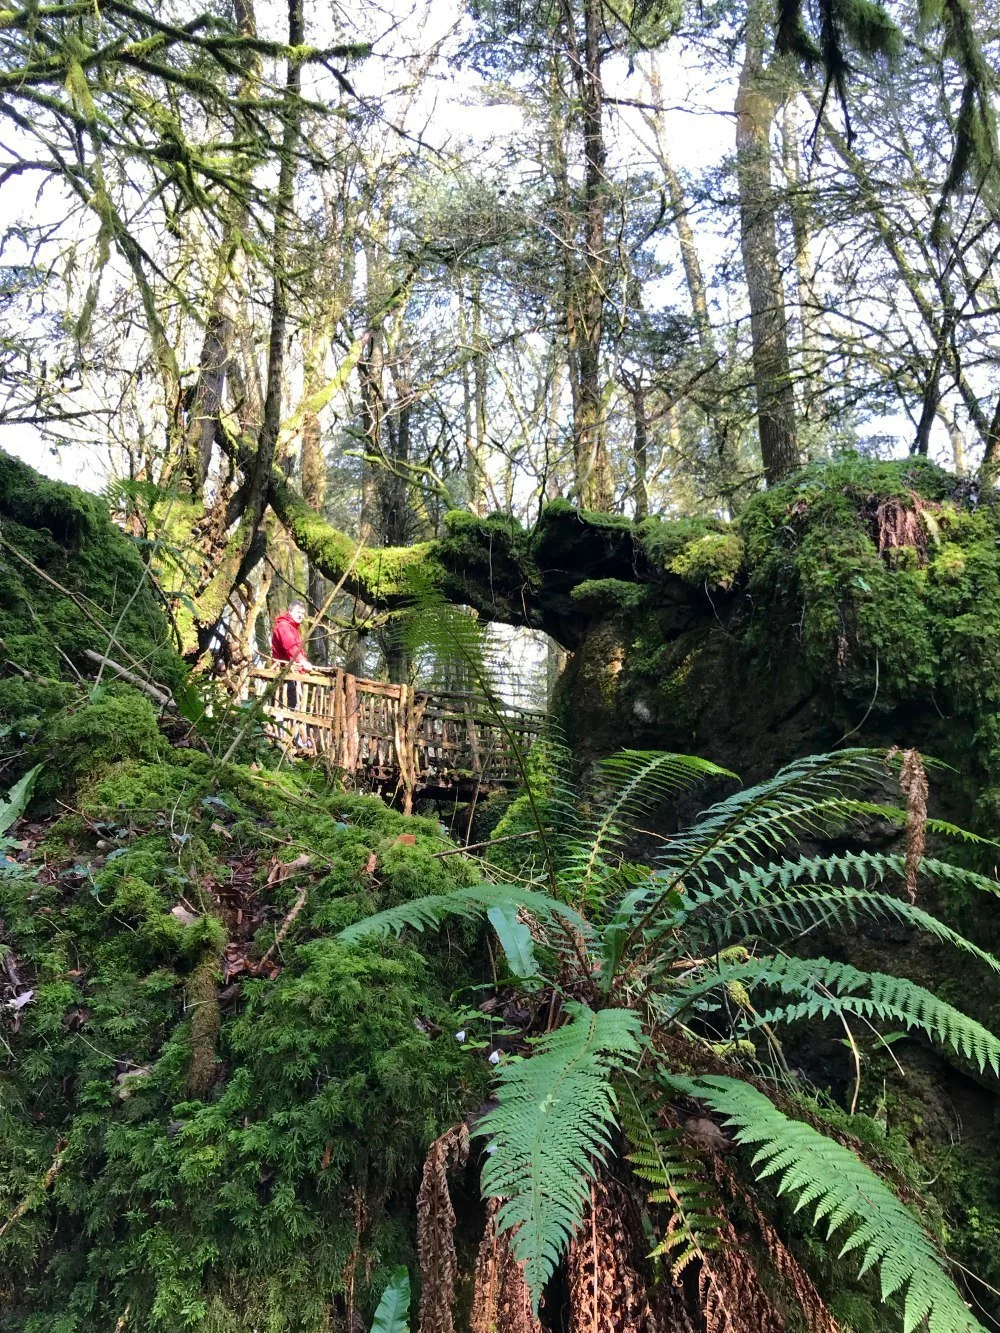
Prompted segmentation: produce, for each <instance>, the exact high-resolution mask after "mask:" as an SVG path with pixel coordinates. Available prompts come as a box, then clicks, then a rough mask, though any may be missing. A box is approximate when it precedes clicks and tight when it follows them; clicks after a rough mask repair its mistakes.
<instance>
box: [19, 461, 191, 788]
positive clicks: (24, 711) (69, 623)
mask: <svg viewBox="0 0 1000 1333" xmlns="http://www.w3.org/2000/svg"><path fill="white" fill-rule="evenodd" d="M0 525H2V542H3V544H2V545H0V640H2V646H3V656H4V657H5V659H6V661H7V663H8V666H7V669H6V671H5V672H4V674H3V676H2V678H0V755H2V754H5V753H6V754H11V753H14V752H16V753H17V755H18V762H19V764H20V765H22V766H23V765H25V764H27V763H34V762H38V761H39V760H44V761H46V762H47V764H48V768H49V771H48V773H47V775H46V777H45V780H44V782H43V784H42V786H41V787H40V788H39V791H40V794H42V795H44V794H46V792H48V793H49V794H51V793H52V792H54V790H55V787H56V786H57V784H58V776H57V775H58V774H62V775H65V774H68V773H74V774H76V775H81V774H83V773H86V772H92V771H94V770H95V769H96V768H97V767H98V766H99V765H100V764H101V763H103V762H110V761H113V760H114V759H115V758H118V757H124V756H125V755H139V756H149V755H151V754H153V753H154V752H155V744H156V742H155V720H154V715H153V713H152V709H151V705H150V704H149V701H148V700H145V699H144V698H142V697H141V696H139V695H138V694H136V693H135V692H134V691H131V690H126V689H124V688H123V687H119V686H113V687H112V689H111V690H110V692H109V693H108V694H107V696H106V697H105V698H104V699H103V701H99V702H98V701H95V702H93V703H89V702H88V700H89V697H90V686H89V684H88V683H87V681H88V678H91V677H92V676H93V675H94V674H95V670H96V669H95V665H94V663H93V662H92V661H91V660H90V659H89V658H88V657H87V655H86V654H87V651H88V650H92V651H95V652H102V653H104V652H106V653H108V655H109V656H110V657H112V658H115V659H116V660H119V661H121V662H122V663H123V665H126V666H131V667H133V668H135V667H136V665H137V664H138V669H139V670H140V671H147V672H148V673H149V675H150V676H151V677H152V678H153V679H154V680H157V681H159V682H161V683H162V684H164V685H167V686H169V687H179V686H181V685H182V684H183V682H184V681H185V679H186V672H185V668H184V665H183V663H182V662H181V660H180V658H179V657H178V656H177V654H176V653H175V652H174V650H173V648H172V646H171V641H170V630H169V626H168V622H167V620H166V618H165V616H164V614H163V611H162V608H161V606H160V605H159V603H158V602H157V600H156V596H155V594H154V591H153V588H152V586H151V583H150V580H149V579H148V577H147V574H146V570H145V568H144V566H143V564H142V561H141V559H140V557H139V554H138V551H137V549H136V548H135V546H134V545H133V544H132V542H131V541H130V540H129V539H128V538H127V537H126V536H125V535H124V534H123V533H122V532H120V531H119V530H118V529H117V528H116V527H115V526H114V525H113V524H112V523H111V521H110V519H109V517H108V513H107V509H106V507H105V506H104V504H103V503H102V501H100V500H99V499H98V498H97V497H96V496H93V495H88V494H86V493H85V492H83V491H80V490H77V489H76V488H75V487H73V486H64V485H61V484H60V483H57V482H52V481H48V480H46V479H45V478H43V477H41V476H39V474H38V473H36V472H34V471H33V470H32V469H31V468H29V467H27V466H26V465H25V464H23V463H20V462H18V461H17V460H16V459H13V458H10V457H8V456H7V455H6V454H3V453H0ZM63 590H65V591H63ZM104 679H105V681H108V680H111V679H113V677H111V676H109V674H108V672H105V673H104ZM71 706H72V711H70V712H67V711H66V710H67V709H68V708H70V707H71Z"/></svg>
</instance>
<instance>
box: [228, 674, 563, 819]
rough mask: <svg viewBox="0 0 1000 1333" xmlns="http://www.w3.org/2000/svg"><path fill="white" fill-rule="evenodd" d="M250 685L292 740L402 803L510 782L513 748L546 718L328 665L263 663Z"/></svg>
mask: <svg viewBox="0 0 1000 1333" xmlns="http://www.w3.org/2000/svg"><path fill="white" fill-rule="evenodd" d="M250 690H251V693H252V694H253V695H255V696H256V697H258V698H261V699H262V700H263V701H264V702H263V706H264V709H265V712H266V713H267V714H268V715H269V716H270V717H271V718H272V719H273V722H274V725H275V729H276V732H277V735H278V738H279V739H280V740H281V741H282V742H283V743H285V744H287V745H288V746H289V748H290V749H292V748H294V749H297V750H299V751H300V752H304V753H306V754H315V755H318V756H320V757H322V758H323V759H324V760H325V761H326V762H327V763H328V764H329V765H330V766H331V767H335V768H337V769H339V770H340V771H341V772H343V773H344V774H345V776H348V777H350V778H351V779H352V780H353V781H355V782H357V783H359V784H361V785H363V786H366V787H368V788H370V789H371V790H373V791H377V792H380V793H381V794H384V795H391V794H393V793H397V792H398V793H399V795H400V796H401V798H402V803H403V808H404V809H405V810H407V811H409V810H410V809H411V808H412V805H413V799H414V797H415V796H424V797H429V798H432V799H433V798H435V797H436V798H441V797H445V796H450V797H453V798H454V799H456V800H460V799H475V797H476V795H477V794H478V793H479V792H481V791H486V790H489V789H490V788H496V787H504V786H510V785H514V784H516V783H517V782H519V781H520V778H521V774H520V769H519V768H518V765H517V761H516V758H515V748H516V749H517V750H518V751H520V752H521V753H522V754H523V753H525V752H526V751H527V750H528V749H530V748H531V746H532V744H533V743H534V741H535V740H536V739H537V738H538V736H539V734H540V732H541V730H542V726H543V724H544V722H545V714H544V713H542V712H539V711H536V710H532V709H526V708H515V707H513V706H512V705H510V704H505V703H503V702H502V701H494V702H493V703H487V701H486V699H485V697H484V696H482V695H475V694H455V693H447V692H435V693H428V692H426V691H423V690H415V689H413V688H412V687H411V686H409V685H391V684H387V683H385V682H384V681H378V680H363V679H361V678H360V677H358V676H352V675H350V674H349V673H348V672H346V671H341V670H339V669H332V668H331V669H329V670H319V669H314V670H312V671H305V672H294V673H289V672H288V671H287V670H286V669H285V668H279V667H260V668H257V669H256V670H254V671H253V672H252V673H251V677H250Z"/></svg>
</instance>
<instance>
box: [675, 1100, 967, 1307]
mask: <svg viewBox="0 0 1000 1333" xmlns="http://www.w3.org/2000/svg"><path fill="white" fill-rule="evenodd" d="M668 1081H669V1084H670V1086H671V1087H672V1088H673V1089H674V1090H675V1091H677V1092H679V1093H683V1094H686V1095H687V1096H690V1097H694V1098H696V1099H697V1100H698V1101H701V1102H704V1103H705V1104H706V1105H707V1106H709V1107H711V1109H712V1110H713V1111H715V1112H717V1113H718V1114H720V1115H723V1116H725V1117H726V1121H725V1123H726V1125H727V1126H730V1127H732V1128H735V1129H736V1131H737V1132H736V1141H737V1142H738V1143H740V1144H746V1145H749V1146H754V1145H760V1146H759V1147H758V1148H757V1151H756V1152H755V1154H754V1156H753V1158H752V1166H753V1168H754V1171H755V1174H756V1175H757V1178H758V1180H763V1179H766V1178H767V1177H770V1176H775V1177H776V1178H777V1187H778V1193H779V1194H789V1195H791V1196H793V1198H794V1199H795V1211H796V1212H798V1211H799V1210H801V1209H804V1208H810V1209H811V1210H812V1221H813V1225H814V1226H819V1225H820V1224H821V1223H823V1224H825V1227H826V1236H827V1238H828V1239H829V1238H830V1237H832V1236H833V1235H834V1233H835V1232H840V1231H842V1230H845V1229H846V1231H847V1234H846V1236H845V1237H844V1239H843V1241H842V1243H841V1247H840V1255H841V1256H843V1255H845V1254H852V1253H855V1252H857V1253H858V1254H859V1258H860V1260H861V1268H860V1271H861V1273H862V1274H864V1273H865V1272H867V1271H868V1270H869V1269H872V1268H877V1269H878V1272H879V1278H880V1282H881V1292H882V1299H883V1301H887V1300H889V1299H890V1298H891V1297H892V1296H894V1295H897V1294H898V1295H900V1296H902V1297H903V1329H904V1333H912V1330H914V1329H917V1328H919V1327H921V1326H922V1321H925V1320H926V1327H927V1329H928V1333H983V1329H982V1325H981V1324H979V1323H978V1322H977V1320H975V1319H974V1318H973V1317H972V1315H971V1314H970V1313H969V1310H968V1308H967V1307H966V1305H965V1302H964V1301H963V1300H962V1297H961V1296H960V1294H959V1292H958V1290H957V1288H956V1287H955V1285H954V1283H953V1282H952V1281H951V1278H950V1277H949V1275H948V1272H947V1270H946V1268H945V1266H944V1262H943V1260H942V1259H941V1256H940V1255H939V1253H938V1251H937V1249H936V1248H935V1246H934V1245H933V1243H932V1242H931V1240H930V1238H929V1236H928V1235H927V1233H926V1232H925V1231H924V1229H923V1227H921V1226H920V1224H919V1222H918V1221H917V1219H916V1218H915V1217H914V1216H913V1214H912V1213H911V1212H910V1210H909V1209H908V1208H907V1207H906V1205H905V1204H903V1203H901V1202H900V1200H899V1199H897V1198H896V1196H895V1194H893V1192H892V1191H891V1190H890V1189H889V1188H888V1186H887V1185H885V1184H884V1182H883V1181H881V1180H880V1179H879V1178H878V1176H876V1175H875V1174H874V1173H873V1172H872V1171H870V1170H869V1169H868V1167H867V1166H865V1165H864V1163H863V1162H861V1161H860V1160H859V1159H858V1158H857V1157H856V1156H855V1155H854V1153H852V1152H850V1151H849V1150H848V1149H847V1148H845V1147H843V1146H842V1145H841V1144H839V1143H837V1142H836V1141H835V1140H833V1139H828V1138H826V1137H825V1135H823V1134H820V1133H819V1132H818V1131H817V1130H815V1129H813V1128H812V1126H811V1125H806V1124H803V1123H802V1122H801V1121H798V1120H790V1119H789V1118H788V1117H787V1116H786V1115H783V1114H782V1112H781V1111H779V1110H778V1109H777V1107H776V1106H775V1105H774V1104H773V1103H772V1102H771V1101H769V1099H768V1098H767V1097H765V1096H764V1095H763V1093H761V1092H758V1091H757V1089H756V1088H753V1087H751V1086H750V1085H749V1084H747V1083H744V1082H742V1081H740V1080H739V1079H732V1078H722V1077H717V1076H712V1077H704V1078H680V1077H676V1076H674V1077H671V1078H670V1079H669V1080H668Z"/></svg>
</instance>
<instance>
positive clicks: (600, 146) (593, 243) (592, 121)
mask: <svg viewBox="0 0 1000 1333" xmlns="http://www.w3.org/2000/svg"><path fill="white" fill-rule="evenodd" d="M563 28H564V34H565V41H566V49H567V54H568V56H569V61H570V67H571V68H572V71H573V78H574V81H575V83H576V88H577V94H578V97H579V104H580V124H581V129H582V131H583V157H584V180H583V238H582V239H583V243H582V246H580V247H578V252H577V254H576V256H575V261H574V264H573V268H574V273H573V277H572V281H571V285H570V291H569V307H568V310H567V316H568V319H567V333H568V337H569V345H570V351H571V359H570V364H571V366H574V367H575V371H576V386H575V393H574V395H573V447H574V457H575V460H576V491H577V495H578V497H579V500H580V504H581V505H582V506H583V507H584V508H585V509H601V510H606V509H610V508H611V505H612V503H613V500H614V491H613V486H612V479H611V461H610V459H609V457H608V446H607V439H606V431H605V421H604V395H603V392H602V383H601V345H602V342H603V337H604V307H605V301H606V299H607V298H606V293H607V287H608V278H609V271H610V265H609V262H608V248H607V242H606V240H605V235H604V212H605V207H606V200H607V172H606V156H607V155H606V151H605V146H604V125H603V116H604V88H603V85H602V83H601V63H602V53H601V0H583V49H582V51H581V49H580V43H579V41H578V39H577V33H576V24H575V15H574V14H573V11H572V7H571V0H563ZM564 240H565V244H566V245H567V249H568V251H569V252H570V253H572V250H573V243H574V241H575V236H567V237H565V238H564Z"/></svg>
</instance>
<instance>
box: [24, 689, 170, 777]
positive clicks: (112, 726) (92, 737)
mask: <svg viewBox="0 0 1000 1333" xmlns="http://www.w3.org/2000/svg"><path fill="white" fill-rule="evenodd" d="M45 745H46V747H47V752H46V757H45V764H46V780H47V781H48V782H49V783H50V785H51V784H52V783H53V782H56V781H59V780H65V779H66V778H71V779H77V778H80V777H82V776H84V775H86V774H93V773H98V772H100V771H101V770H102V769H104V768H107V767H108V766H109V765H110V764H115V763H118V762H120V761H121V760H123V759H153V758H155V756H156V754H157V753H158V751H159V749H160V747H161V741H160V734H159V729H158V725H157V714H156V709H155V708H154V706H153V704H152V702H151V701H150V700H149V699H148V698H147V697H146V696H145V695H144V694H140V693H139V692H138V691H137V690H133V689H131V688H130V687H129V686H112V687H111V689H110V690H109V692H108V694H107V695H106V696H105V697H104V698H101V699H98V700H96V701H94V702H91V701H90V700H87V701H85V702H82V703H81V704H80V705H79V706H78V707H77V708H74V709H66V710H64V711H62V712H60V713H59V714H58V715H57V716H56V718H55V719H54V720H53V721H52V723H51V724H50V725H49V727H48V728H47V729H46V731H45Z"/></svg>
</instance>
